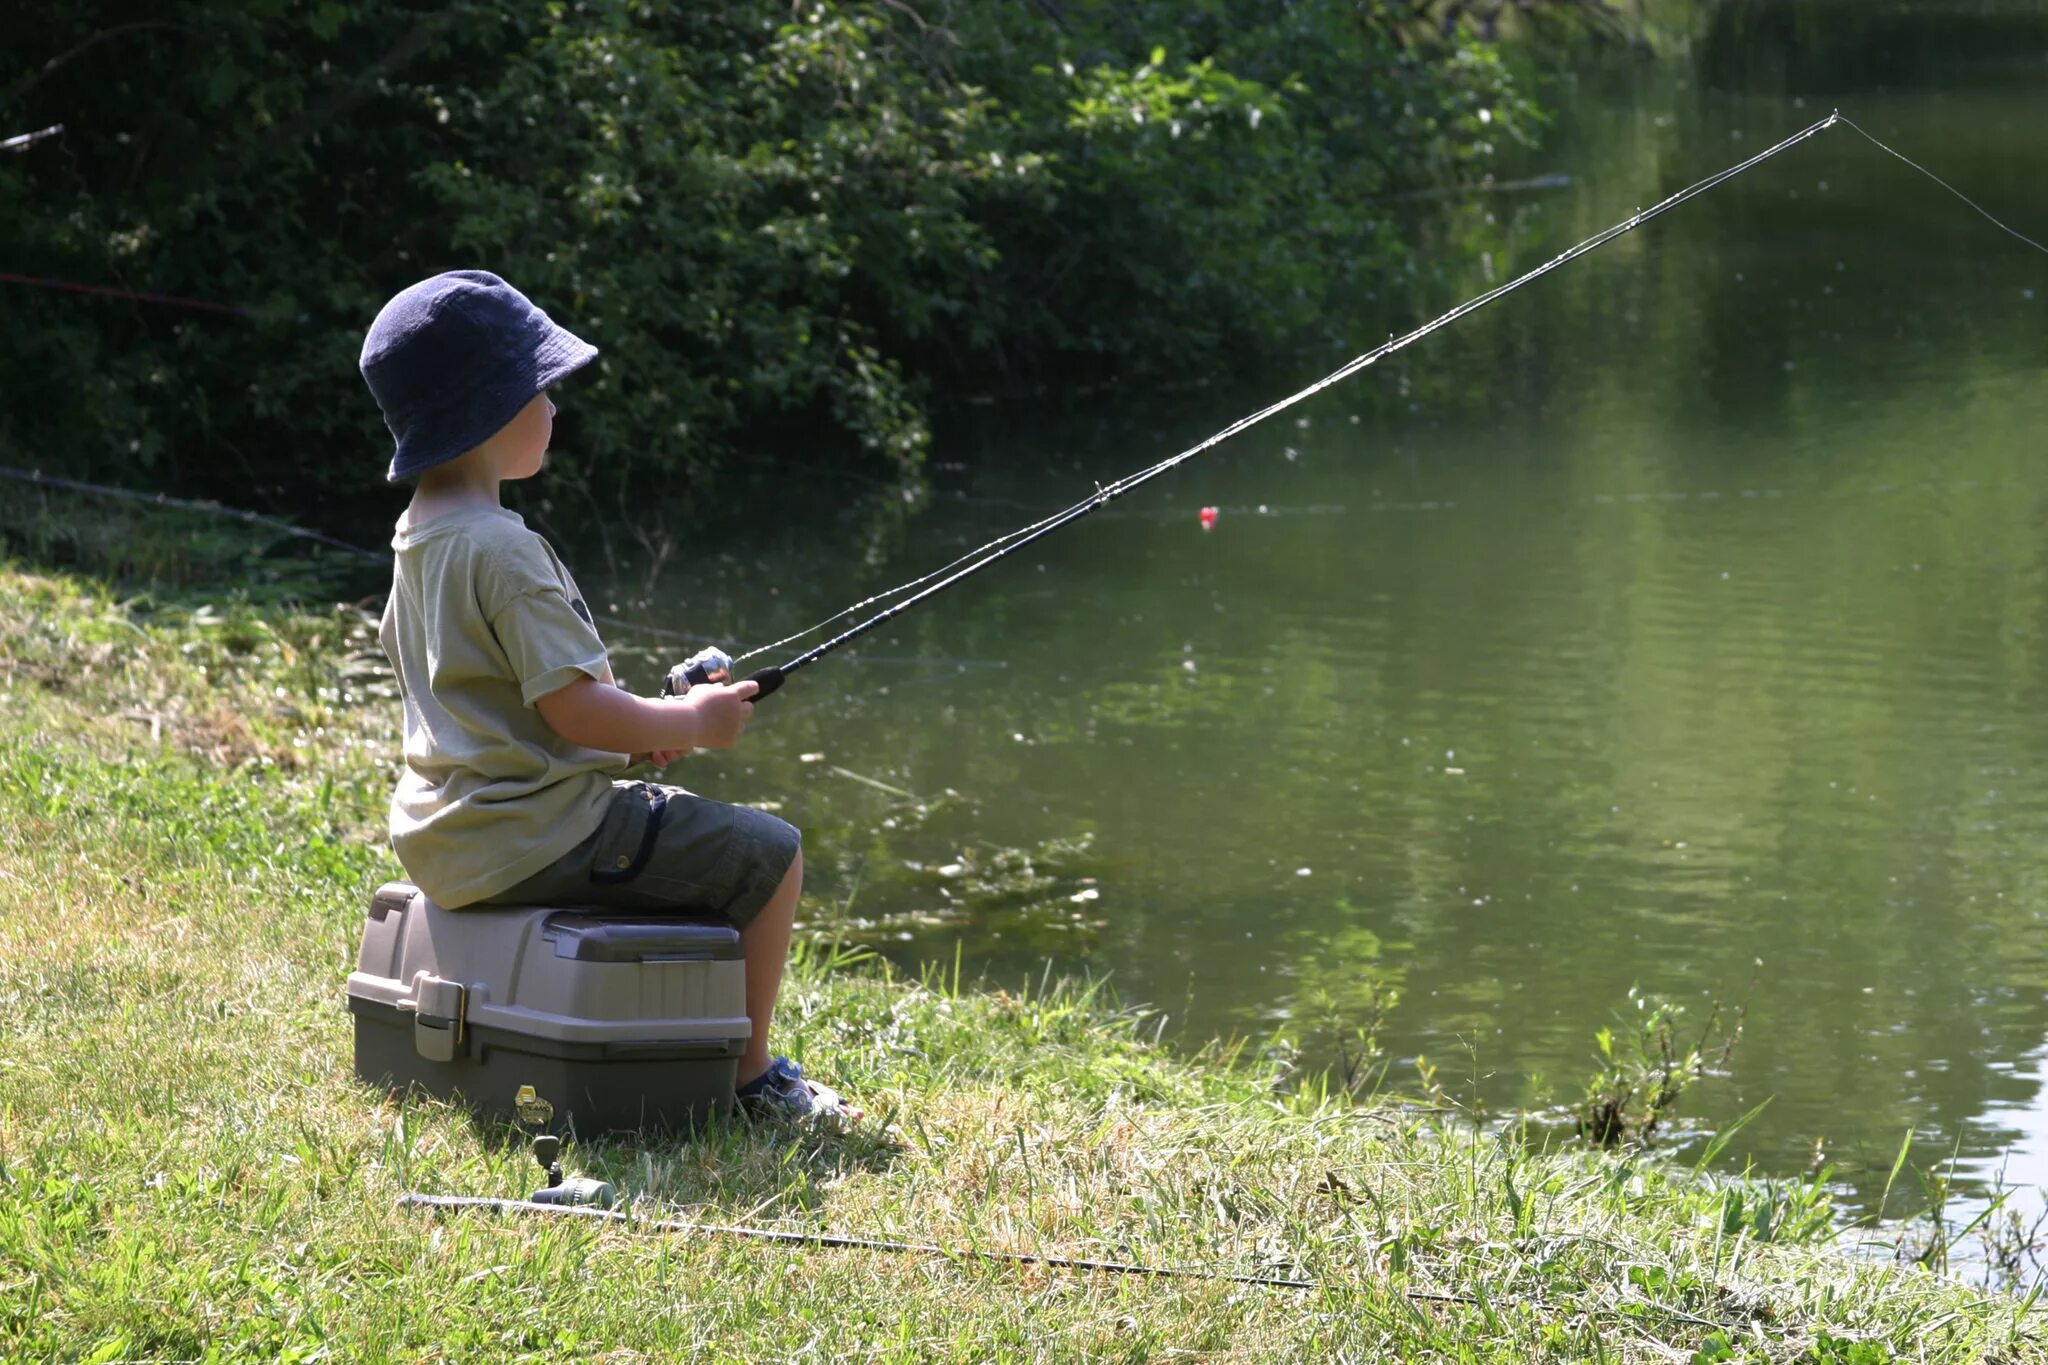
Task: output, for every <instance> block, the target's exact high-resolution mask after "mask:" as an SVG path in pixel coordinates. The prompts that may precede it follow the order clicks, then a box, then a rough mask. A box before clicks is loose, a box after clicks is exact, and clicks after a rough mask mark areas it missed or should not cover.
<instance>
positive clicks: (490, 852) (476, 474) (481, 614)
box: [361, 270, 860, 1119]
mask: <svg viewBox="0 0 2048 1365" xmlns="http://www.w3.org/2000/svg"><path fill="white" fill-rule="evenodd" d="M596 354H597V348H596V347H594V346H591V345H589V344H588V343H586V342H584V341H583V340H581V339H580V338H578V337H576V336H574V335H572V334H571V333H569V332H568V331H566V330H564V329H563V328H561V327H558V326H556V325H555V324H554V323H553V322H552V321H550V320H549V318H548V316H547V314H546V313H543V312H542V311H541V310H540V309H538V308H536V307H534V306H533V304H532V303H530V302H529V301H528V300H527V298H526V296H525V295H523V294H521V293H520V292H519V291H518V290H516V289H514V288H513V287H512V286H511V285H509V284H507V283H505V281H503V280H501V279H499V278H498V277H497V276H496V275H493V274H490V273H489V272H487V271H481V270H457V271H451V272H449V273H447V274H442V275H436V276H434V277H433V278H432V279H429V280H423V281H421V282H420V283H418V284H415V285H413V286H412V287H411V288H409V289H407V290H405V291H403V292H402V293H400V294H399V295H397V296H396V297H395V298H393V299H392V300H391V301H390V302H389V303H387V304H386V305H384V308H383V311H381V312H380V313H378V314H377V319H376V321H375V322H374V323H372V324H371V326H370V332H369V335H368V337H366V338H365V339H364V342H363V353H362V361H361V368H362V372H363V378H364V380H365V381H366V382H368V384H369V386H370V392H371V393H372V394H374V395H375V397H376V399H377V405H378V407H379V408H381V409H382V410H383V413H384V422H385V425H386V426H388V427H389V428H390V429H391V434H392V436H393V438H394V439H395V440H396V441H397V443H398V448H397V451H396V452H395V454H394V455H393V457H392V460H391V469H390V474H389V477H390V479H391V480H392V481H393V482H397V481H398V480H400V479H405V478H415V477H416V478H417V479H418V480H419V482H418V486H417V488H416V489H415V490H414V492H413V496H412V501H411V503H410V504H409V505H408V506H407V507H406V509H405V513H404V515H403V516H401V517H400V518H399V520H398V526H397V534H396V535H395V536H394V537H393V539H392V542H391V546H392V549H393V550H394V551H395V552H396V555H395V559H394V562H393V567H392V579H391V596H390V598H389V599H388V600H387V602H386V604H385V608H384V618H383V621H382V623H381V625H380V628H379V632H378V635H379V639H380V640H381V642H382V644H383V646H384V652H385V654H386V655H387V656H388V657H389V658H390V660H391V664H392V667H393V668H394V669H396V670H397V673H398V680H399V686H400V689H401V691H402V693H403V695H404V699H405V771H404V772H403V774H402V775H401V776H400V777H399V780H398V788H397V790H396V791H395V792H394V793H393V794H392V798H391V844H392V847H393V849H394V850H395V851H396V852H397V854H398V860H399V861H400V862H401V863H403V864H404V865H405V870H406V872H407V874H408V875H410V876H411V878H412V880H413V882H414V884H415V885H417V886H418V887H419V888H420V889H421V890H422V891H424V892H426V894H427V895H428V897H430V898H431V899H432V900H434V901H435V902H436V903H438V904H440V905H441V906H443V907H446V908H448V909H456V908H459V907H462V906H478V907H486V906H490V905H504V904H528V905H582V906H605V907H610V908H622V909H634V910H673V909H677V908H684V907H687V908H689V909H692V910H697V911H711V912H715V913H718V914H721V915H723V916H725V917H726V918H727V919H729V920H731V921H732V922H733V923H734V924H735V925H737V926H738V927H739V930H740V946H741V948H742V950H743V951H744V954H745V957H746V997H747V1017H748V1018H749V1019H750V1020H751V1021H752V1023H753V1033H752V1036H751V1037H750V1038H749V1039H748V1040H747V1048H746V1051H745V1053H743V1054H742V1056H741V1057H740V1062H739V1072H738V1080H739V1083H740V1084H739V1098H740V1101H741V1103H742V1104H743V1105H744V1106H746V1107H747V1108H748V1109H749V1110H751V1111H754V1112H759V1113H769V1114H779V1115H785V1116H792V1117H809V1116H812V1115H835V1116H839V1117H843V1118H849V1119H852V1118H858V1117H860V1114H859V1111H858V1110H855V1109H852V1108H850V1107H849V1106H848V1105H847V1104H846V1103H845V1102H844V1101H843V1100H842V1099H841V1098H840V1097H839V1096H838V1095H837V1094H836V1093H834V1092H833V1091H832V1090H830V1089H828V1088H826V1087H824V1086H822V1085H819V1084H818V1083H817V1082H815V1081H811V1080H809V1079H807V1078H806V1077H804V1075H803V1074H802V1072H801V1071H800V1070H799V1069H798V1067H797V1066H796V1065H795V1064H794V1063H792V1062H790V1061H789V1060H787V1059H786V1058H780V1057H777V1058H770V1056H769V1055H768V1021H769V1018H770V1016H771V1015H772V1014H773V1013H774V1010H775V997H776V995H777V993H778V992H779V991H780V989H781V986H782V972H783V967H784V965H785V963H786V962H787V959H788V956H789V938H790V930H791V926H792V924H793V923H794V920H795V916H796V901H797V896H798V893H799V892H800V891H801V889H802V885H803V858H802V853H801V849H800V847H799V841H798V835H797V832H796V830H795V829H793V828H791V827H790V826H789V825H787V824H785V823H783V822H782V821H781V820H778V819H776V818H775V817H774V816H772V815H769V814H767V813H766V812H765V811H758V810H749V809H747V808H745V807H740V806H730V805H726V804H725V803H723V802H719V801H711V800H707V799H705V798H703V797H700V796H694V795H692V794H691V793H689V792H686V791H684V790H683V789H682V788H680V787H664V786H659V785H657V784H654V783H649V782H635V781H627V780H625V779H622V778H619V777H618V776H617V774H618V773H620V772H622V771H624V770H625V769H626V768H627V767H628V766H630V765H631V764H632V763H633V762H636V761H639V760H642V759H651V760H652V761H653V762H654V763H655V764H656V766H658V767H659V766H666V765H667V764H668V763H670V762H671V761H673V760H674V759H676V758H677V757H679V756H681V755H682V754H686V753H688V752H689V751H690V750H692V749H723V748H727V747H729V746H730V745H732V744H733V742H734V741H736V740H737V739H738V738H739V736H740V731H741V730H742V729H743V728H744V727H745V725H746V722H747V717H748V716H749V715H751V714H752V712H753V709H754V707H753V703H752V702H750V701H749V700H748V698H749V697H751V696H753V695H754V693H755V691H756V690H757V689H756V686H755V684H753V683H751V682H742V683H738V684H736V685H715V684H704V685H700V686H697V687H693V688H691V689H690V690H689V691H688V692H687V693H685V694H684V695H683V696H680V697H667V698H646V697H636V696H633V695H632V694H630V693H628V692H624V691H622V690H620V689H619V688H618V687H616V686H614V684H613V681H612V671H611V665H610V663H609V661H608V659H607V657H606V653H605V647H604V644H603V642H602V641H601V640H599V639H598V635H597V630H596V627H595V625H594V624H593V623H592V619H591V615H590V609H589V608H588V607H587V606H586V605H585V604H584V601H583V597H582V594H581V593H579V592H578V591H577V589H576V583H575V580H574V579H572V578H571V577H570V576H569V571H568V570H567V569H565V568H564V567H563V566H562V563H561V561H560V560H559V559H557V558H556V557H555V553H554V550H553V549H552V548H551V547H550V546H549V545H548V543H547V542H546V541H545V540H543V539H542V538H541V537H540V536H539V535H537V534H535V533H534V532H532V531H530V530H528V529H527V527H526V524H525V522H524V521H523V520H522V519H521V518H520V517H519V515H518V514H517V513H515V512H511V511H508V510H507V509H506V508H504V507H503V506H501V505H500V503H499V499H498V491H499V485H500V484H501V483H502V482H503V481H505V480H507V479H525V478H531V477H532V476H533V475H535V474H537V473H539V472H540V469H541V463H542V457H543V456H544V455H545V454H546V452H547V448H548V438H549V436H550V434H551V432H552V431H553V418H554V413H555V406H554V404H553V403H552V402H551V401H550V400H549V398H548V396H547V392H546V391H547V389H548V388H550V387H551V386H552V385H554V384H555V383H557V382H558V381H560V380H561V379H563V378H565V377H566V376H568V375H570V374H572V373H574V372H575V371H576V370H579V369H581V368H582V367H583V366H584V365H586V364H588V363H589V362H590V360H591V359H592V358H593V357H595V356H596ZM629 755H630V756H631V757H628V756H629Z"/></svg>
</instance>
